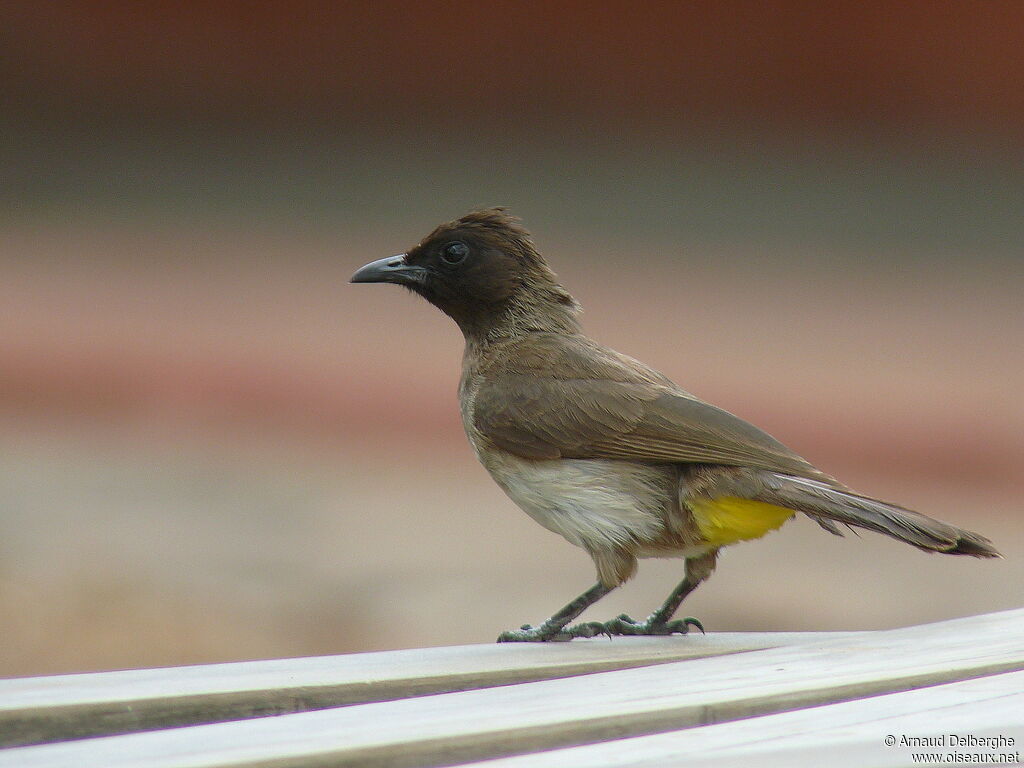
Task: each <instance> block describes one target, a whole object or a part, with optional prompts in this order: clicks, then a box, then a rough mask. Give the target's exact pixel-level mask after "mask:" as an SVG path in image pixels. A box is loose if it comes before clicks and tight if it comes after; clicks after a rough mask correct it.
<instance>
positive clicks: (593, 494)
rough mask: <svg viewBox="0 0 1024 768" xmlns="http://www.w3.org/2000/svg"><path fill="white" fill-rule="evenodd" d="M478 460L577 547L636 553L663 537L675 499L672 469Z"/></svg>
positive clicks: (503, 456)
mask: <svg viewBox="0 0 1024 768" xmlns="http://www.w3.org/2000/svg"><path fill="white" fill-rule="evenodd" d="M478 455H479V456H480V460H481V463H482V464H483V465H484V467H486V469H487V471H488V472H490V473H491V476H492V477H493V478H494V480H495V482H497V483H498V485H499V486H501V488H502V489H503V490H504V491H505V493H507V494H508V495H509V497H510V498H511V499H512V501H514V502H515V503H516V504H517V505H518V506H519V507H520V508H521V509H522V510H523V511H524V512H526V513H527V514H528V515H530V517H532V518H533V519H534V520H536V521H537V522H538V523H540V524H541V525H543V526H544V527H545V528H547V529H548V530H550V531H554V532H555V533H558V534H560V535H561V536H563V537H565V539H566V540H568V541H569V542H571V543H572V544H575V545H576V546H579V547H583V548H585V549H588V550H590V551H595V550H602V549H612V548H625V549H628V550H634V549H636V548H637V547H638V545H640V543H641V542H645V541H651V540H654V539H657V538H658V537H659V536H660V534H661V533H662V530H663V528H664V525H665V523H664V521H665V519H666V509H665V507H666V503H667V500H669V499H671V498H672V487H673V475H674V473H673V472H672V471H671V470H670V468H667V467H657V466H649V465H643V464H633V463H631V462H621V461H611V460H605V459H552V460H543V461H536V460H530V459H521V458H519V457H517V456H514V455H513V454H510V453H508V452H506V451H501V450H494V449H491V450H488V451H485V452H484V453H483V454H480V452H478Z"/></svg>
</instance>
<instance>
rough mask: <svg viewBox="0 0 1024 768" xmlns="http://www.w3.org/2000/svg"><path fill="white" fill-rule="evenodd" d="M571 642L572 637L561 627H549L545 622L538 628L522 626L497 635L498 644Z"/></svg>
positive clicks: (527, 625)
mask: <svg viewBox="0 0 1024 768" xmlns="http://www.w3.org/2000/svg"><path fill="white" fill-rule="evenodd" d="M565 640H572V636H571V635H570V634H569V633H568V632H566V631H565V630H564V629H563V628H562V627H558V626H551V625H550V624H548V623H547V622H545V623H543V624H541V625H540V626H539V627H531V626H530V625H529V624H523V626H521V627H520V628H519V629H510V630H508V631H507V632H502V633H501V634H500V635H498V642H499V643H549V642H558V641H565Z"/></svg>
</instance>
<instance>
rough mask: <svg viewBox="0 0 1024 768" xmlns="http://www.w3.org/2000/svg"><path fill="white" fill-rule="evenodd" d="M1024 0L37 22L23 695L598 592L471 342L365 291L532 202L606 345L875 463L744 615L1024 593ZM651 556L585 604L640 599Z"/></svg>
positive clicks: (1005, 599)
mask: <svg viewBox="0 0 1024 768" xmlns="http://www.w3.org/2000/svg"><path fill="white" fill-rule="evenodd" d="M1022 27H1024V6H1022V5H1021V4H1020V3H1017V2H1013V1H1012V0H1011V1H1010V2H998V1H993V2H985V3H963V2H942V1H940V0H929V1H928V2H924V1H923V0H922V1H921V2H904V3H899V4H891V3H864V2H832V3H827V4H822V3H818V2H786V3H777V2H773V3H749V2H709V3H700V4H697V3H641V4H637V3H633V2H630V3H625V2H622V3H618V2H609V3H601V4H594V3H586V2H556V3H551V2H538V1H534V0H525V1H523V2H515V3H513V2H493V3H476V2H463V1H462V0H454V1H453V2H447V3H443V4H432V3H414V2H380V3H362V2H352V3H347V2H335V3H320V4H315V3H306V2H293V3H286V4H285V3H252V2H240V1H239V2H210V3H204V4H193V5H188V6H182V5H181V4H179V3H171V2H151V3H128V2H103V3H95V2H93V3H87V2H63V3H54V4H50V3H7V4H5V5H4V6H3V9H2V10H0V51H2V54H0V95H2V104H3V108H2V110H0V153H2V156H0V195H2V207H0V268H2V279H0V456H2V460H0V616H3V620H2V628H0V675H4V676H12V675H28V674H42V673H51V672H66V671H84V670H96V669H113V668H122V667H132V666H157V665H170V664H180V663H194V662H208V661H223V660H237V659H250V658H260V657H278V656H296V655H307V654H325V653H339V652H346V651H358V650H370V649H386V648H399V647H412V646H423V645H435V644H459V643H474V642H490V641H492V640H493V638H494V637H495V636H496V635H497V634H498V632H499V631H500V630H503V629H507V628H510V627H513V626H517V625H519V624H521V623H523V622H526V621H532V622H537V621H539V620H541V619H543V618H545V617H546V616H548V615H549V614H550V613H551V612H552V611H554V610H555V609H556V608H558V607H560V606H561V605H562V604H563V603H564V602H566V601H568V600H569V599H570V598H571V597H573V596H575V595H576V594H578V593H579V592H580V591H582V590H583V589H584V588H586V587H587V586H589V585H590V584H591V583H592V579H593V568H592V565H591V564H590V561H589V559H588V558H587V557H586V555H585V554H583V553H582V552H581V551H578V550H576V549H574V548H573V547H571V546H569V545H568V544H566V543H565V542H563V541H562V540H561V539H560V538H558V537H556V536H555V535H554V534H551V533H548V532H547V531H545V530H543V529H542V528H540V527H539V526H537V525H536V524H534V523H533V522H532V521H530V520H529V519H528V518H527V517H526V516H525V515H524V514H523V513H521V512H520V511H519V510H518V509H516V508H515V507H514V506H513V504H512V503H511V502H510V501H509V500H508V499H506V498H505V497H504V496H503V495H502V493H501V491H500V490H499V489H498V488H497V487H496V486H494V485H493V483H492V482H491V481H490V479H489V478H488V477H487V475H486V473H485V472H484V470H483V469H481V468H480V467H479V466H478V465H477V463H476V461H475V459H474V457H473V455H472V453H471V451H470V449H469V447H468V446H467V445H466V442H465V438H464V436H463V434H462V431H461V425H460V423H459V419H458V413H457V405H456V393H455V390H456V384H457V378H458V372H459V364H460V355H461V345H462V340H461V337H460V336H459V334H458V331H457V330H456V328H455V327H454V325H453V324H451V323H450V322H449V321H448V320H447V319H446V318H444V317H443V316H442V315H441V314H440V313H438V312H437V311H436V310H434V309H432V308H431V307H429V306H427V305H426V304H425V303H423V302H422V301H420V300H418V299H416V298H415V297H412V296H410V295H409V294H408V293H406V292H404V291H399V290H396V289H394V288H393V287H385V286H363V285H360V286H352V285H349V284H348V283H347V280H348V277H349V276H350V274H351V273H352V272H353V271H354V270H355V269H356V268H357V267H358V266H360V265H362V264H363V263H365V262H367V261H369V260H371V259H376V258H379V257H381V256H386V255H390V254H393V253H398V252H401V251H403V250H405V249H407V248H408V247H410V246H411V245H413V244H414V243H416V242H417V241H418V240H419V238H420V237H422V236H423V235H424V234H426V233H427V232H428V231H429V230H430V229H431V228H432V227H433V226H434V225H436V224H438V223H439V222H441V221H444V220H447V219H451V218H454V217H457V216H459V215H461V214H462V213H464V212H466V211H467V210H469V209H471V208H473V207H479V206H488V205H507V206H509V207H511V209H512V211H513V212H515V213H516V214H518V215H521V216H522V217H523V218H524V219H525V221H526V223H527V225H528V226H529V227H530V228H531V229H532V230H533V231H534V233H535V235H536V240H537V243H538V245H539V247H540V248H541V250H542V252H543V253H545V254H546V255H547V256H548V257H549V259H550V260H551V262H552V263H553V265H554V267H555V268H556V270H557V271H558V272H559V274H560V275H561V277H562V278H563V280H564V282H565V284H566V285H567V286H568V287H569V288H570V290H572V291H573V293H574V294H575V295H576V296H577V298H578V299H580V301H581V302H582V303H583V306H584V307H585V309H586V314H585V315H584V321H585V327H586V329H587V330H588V332H590V333H591V335H593V336H595V337H597V338H598V339H600V340H601V341H603V342H605V343H608V344H610V345H612V346H614V347H616V348H618V349H620V350H621V351H624V352H626V353H628V354H631V355H633V356H635V357H639V358H641V359H643V360H644V361H646V362H648V363H650V364H652V365H654V366H656V367H658V368H660V369H662V370H663V371H665V372H666V373H667V374H669V375H670V376H671V377H673V378H674V379H676V380H677V381H678V382H679V383H680V384H682V385H683V386H684V387H685V388H687V389H688V390H690V391H692V392H694V393H696V394H698V395H699V396H701V397H703V398H705V399H708V400H711V401H712V402H714V403H716V404H718V405H720V406H722V407H725V408H727V409H728V410H731V411H733V412H735V413H737V414H738V415H740V416H742V417H744V418H747V419H749V420H752V421H754V422H755V423H757V424H759V425H760V426H762V427H763V428H765V429H767V430H768V431H769V432H771V433H773V434H774V435H775V436H777V437H778V438H780V439H782V440H783V441H784V442H786V443H787V444H789V445H790V446H791V447H793V448H794V449H795V450H797V451H798V452H800V453H801V454H803V455H804V456H806V457H807V458H809V459H810V460H812V461H813V462H815V463H816V464H818V465H819V466H821V467H822V468H823V469H825V470H827V471H829V472H831V473H833V474H835V475H838V476H839V477H841V478H842V479H843V480H844V481H846V482H847V483H848V484H850V485H852V486H854V487H856V488H858V489H860V490H862V491H864V492H866V493H870V494H874V495H878V496H882V497H885V498H889V499H892V500H894V501H897V502H900V503H903V504H905V505H908V506H912V507H914V508H917V509H920V510H922V511H924V512H926V513H928V514H930V515H933V516H935V517H939V518H942V519H946V520H949V521H952V522H956V523H958V524H961V525H963V526H965V527H969V528H972V529H976V530H978V531H981V532H983V533H985V534H987V535H988V536H990V537H991V538H992V539H993V540H994V541H995V542H996V543H997V544H998V545H999V546H1000V548H1001V549H1002V551H1003V552H1004V553H1005V554H1006V556H1007V557H1006V559H1005V560H1002V561H998V562H981V561H977V560H973V559H969V558H943V557H938V556H928V555H925V554H923V553H920V552H918V551H916V550H914V549H911V548H909V547H906V546H904V545H900V544H897V543H895V542H891V541H889V540H886V539H883V538H882V537H879V536H875V535H872V534H864V535H863V536H862V537H856V536H848V537H847V538H845V539H838V538H835V537H830V536H827V535H825V534H824V533H823V532H821V531H820V530H818V528H817V527H816V526H814V525H813V524H811V523H810V522H809V521H806V520H796V521H794V522H792V523H790V524H789V525H787V526H786V528H785V529H784V530H783V531H782V532H781V533H778V534H773V535H771V536H769V537H767V538H765V539H764V540H762V541H760V542H757V543H754V544H744V545H739V546H737V547H735V548H732V549H730V550H728V551H727V552H726V553H725V554H724V556H723V557H722V559H721V561H720V566H719V570H718V573H717V574H716V576H715V578H713V579H712V580H711V581H710V582H709V583H708V584H707V585H706V586H704V587H702V588H701V590H699V591H698V592H697V593H696V594H695V595H694V597H693V598H692V599H691V601H690V602H689V603H688V604H687V606H686V608H685V611H686V612H687V613H688V614H692V615H696V616H699V617H701V619H703V621H704V623H705V625H706V626H707V627H708V629H709V631H716V630H749V631H754V630H825V629H870V628H881V627H894V626H900V625H904V624H910V623H916V622H924V621H930V620H939V619H943V618H949V617H954V616H960V615H967V614H972V613H981V612H986V611H993V610H998V609H1003V608H1011V607H1019V606H1020V605H1021V604H1022V602H1024V595H1022V591H1024V590H1022V585H1024V564H1022V560H1021V555H1022V553H1024V526H1022V516H1021V507H1022V501H1021V495H1022V491H1024V479H1022V475H1024V471H1022V467H1024V405H1022V402H1021V391H1022V390H1024V344H1022V338H1024V312H1022V308H1021V298H1022V293H1024V263H1022V255H1024V215H1022V212H1024V129H1022V125H1024V88H1022V87H1021V86H1022V82H1024V46H1022V45H1021V44H1020V30H1021V29H1022ZM681 575H682V569H681V564H680V563H679V562H673V561H647V562H645V563H644V564H643V565H642V567H641V571H640V575H639V577H638V578H637V579H636V580H635V581H634V582H631V583H630V584H629V585H627V586H626V587H625V588H624V589H622V590H620V591H619V592H617V593H616V594H614V595H612V596H610V597H609V598H607V599H606V600H604V601H603V602H602V603H601V604H599V606H598V607H596V608H595V609H593V610H592V611H591V612H590V613H588V615H587V616H588V618H595V619H599V618H609V617H611V616H613V615H615V614H617V613H619V612H621V611H629V612H631V613H633V614H634V615H636V614H644V613H646V612H647V611H649V610H650V609H652V608H653V607H654V606H655V605H656V604H658V602H659V601H660V600H661V599H662V598H663V597H664V595H665V594H666V593H667V592H668V591H669V590H670V589H671V587H672V586H674V584H675V583H676V582H677V580H678V579H679V578H681Z"/></svg>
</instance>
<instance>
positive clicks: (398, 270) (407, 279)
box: [349, 253, 426, 285]
mask: <svg viewBox="0 0 1024 768" xmlns="http://www.w3.org/2000/svg"><path fill="white" fill-rule="evenodd" d="M425 273H426V270H425V269H423V267H418V266H415V265H413V264H409V263H408V262H406V260H405V254H404V253H400V254H398V255H397V256H386V257H384V258H383V259H377V260H376V261H371V262H370V263H369V264H366V265H365V266H362V267H360V268H359V269H357V270H356V273H355V274H354V275H352V278H351V279H350V280H349V282H350V283H397V284H398V285H416V284H419V283H422V282H423V276H424V274H425Z"/></svg>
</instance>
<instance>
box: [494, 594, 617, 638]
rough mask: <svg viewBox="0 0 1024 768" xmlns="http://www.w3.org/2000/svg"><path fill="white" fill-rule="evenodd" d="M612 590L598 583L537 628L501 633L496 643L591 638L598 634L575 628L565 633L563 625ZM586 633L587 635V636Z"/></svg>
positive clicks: (524, 628) (524, 626) (523, 628)
mask: <svg viewBox="0 0 1024 768" xmlns="http://www.w3.org/2000/svg"><path fill="white" fill-rule="evenodd" d="M613 589H615V587H606V586H604V585H603V584H601V583H600V582H598V583H597V584H595V585H594V586H592V587H591V588H590V589H588V590H587V591H586V592H584V593H583V594H582V595H580V596H579V597H577V598H576V599H575V600H573V601H572V602H571V603H569V604H568V605H567V606H565V608H563V609H562V610H560V611H559V612H558V613H556V614H555V615H554V616H552V617H551V618H550V619H548V620H547V621H545V622H544V623H543V624H541V625H540V626H539V627H531V626H530V625H529V624H524V625H523V626H522V627H521V628H520V629H511V630H509V631H508V632H502V633H501V634H500V635H498V642H499V643H530V642H533V643H539V642H545V641H547V640H572V639H573V638H574V637H593V636H594V635H595V634H598V632H596V631H589V630H581V631H578V632H577V631H575V630H576V628H575V627H573V629H570V630H568V631H566V630H565V625H566V624H568V623H569V622H570V621H572V620H573V619H575V618H576V617H577V616H579V615H580V614H581V613H583V612H584V611H585V610H586V609H587V608H589V607H590V606H592V605H593V604H594V603H596V602H597V601H598V600H600V599H601V598H602V597H604V596H605V595H607V594H608V593H609V592H611V591H612V590H613ZM598 626H602V625H598ZM581 627H590V625H587V624H584V625H581ZM588 631H589V634H587V632H588ZM602 631H603V630H602Z"/></svg>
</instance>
